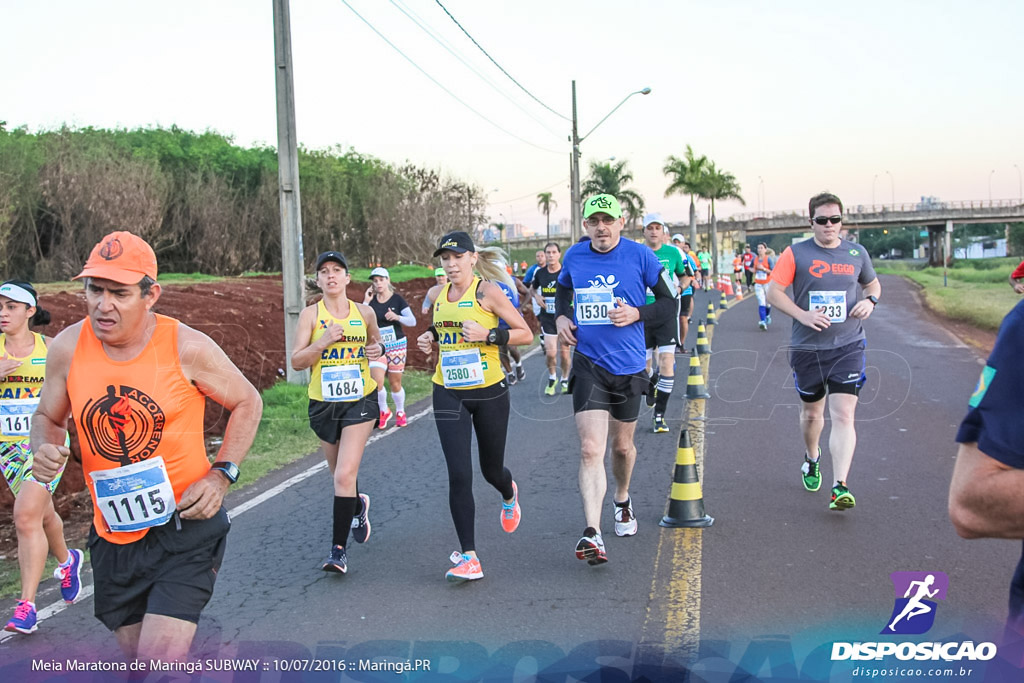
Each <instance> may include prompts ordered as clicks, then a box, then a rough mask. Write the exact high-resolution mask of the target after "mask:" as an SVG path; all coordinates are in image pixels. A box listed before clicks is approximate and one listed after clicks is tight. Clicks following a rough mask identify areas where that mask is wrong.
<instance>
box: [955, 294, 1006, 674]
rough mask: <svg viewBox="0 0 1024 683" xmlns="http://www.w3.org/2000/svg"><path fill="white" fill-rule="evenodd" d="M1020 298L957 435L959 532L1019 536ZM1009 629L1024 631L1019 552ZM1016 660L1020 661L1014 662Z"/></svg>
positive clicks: (978, 535) (974, 535)
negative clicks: (958, 445) (958, 446)
mask: <svg viewBox="0 0 1024 683" xmlns="http://www.w3.org/2000/svg"><path fill="white" fill-rule="evenodd" d="M1022 348H1024V301H1021V302H1019V303H1018V304H1017V305H1016V306H1015V307H1014V308H1013V310H1011V311H1010V312H1009V313H1008V314H1007V315H1006V317H1005V318H1004V319H1003V323H1002V325H1001V326H1000V327H999V336H998V337H997V338H996V344H995V348H993V349H992V355H990V356H989V357H988V361H987V362H986V364H985V367H984V368H983V369H982V371H981V378H980V379H979V380H978V388H977V389H976V390H975V391H974V394H973V395H972V396H971V399H970V401H968V406H969V408H968V411H967V417H965V418H964V421H963V422H962V423H961V424H960V430H959V431H958V432H957V435H956V440H957V442H958V443H959V444H960V449H959V451H958V453H957V456H956V465H955V466H954V468H953V481H952V483H951V484H950V487H949V517H950V519H951V520H952V521H953V526H955V527H956V531H957V533H958V534H960V535H961V536H963V537H964V538H1012V539H1024V420H1022V419H1021V417H1022V416H1024V396H1022V394H1021V390H1022V388H1024V363H1022V362H1021V360H1020V350H1021V349H1022ZM1007 627H1008V630H1009V631H1011V633H1012V636H1013V637H1014V638H1016V639H1019V638H1022V637H1024V555H1022V556H1021V559H1020V560H1019V561H1018V562H1017V570H1016V571H1015V572H1014V574H1013V580H1012V581H1011V583H1010V610H1009V617H1008V619H1007ZM1018 666H1019V664H1018Z"/></svg>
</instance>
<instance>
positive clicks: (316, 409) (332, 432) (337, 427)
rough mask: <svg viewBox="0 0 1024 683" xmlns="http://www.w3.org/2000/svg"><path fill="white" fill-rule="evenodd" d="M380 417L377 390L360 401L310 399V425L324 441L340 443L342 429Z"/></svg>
mask: <svg viewBox="0 0 1024 683" xmlns="http://www.w3.org/2000/svg"><path fill="white" fill-rule="evenodd" d="M379 417H380V406H378V405H377V392H375V391H371V392H370V393H368V394H367V395H366V396H363V397H362V398H361V399H359V400H358V401H351V402H349V401H317V400H314V399H312V398H311V399H309V426H310V428H312V430H313V432H314V433H315V434H316V435H317V438H319V439H320V440H321V441H323V442H324V443H338V439H340V438H341V430H342V429H344V428H345V427H348V426H350V425H357V424H362V423H364V422H369V421H370V420H376V419H378V418H379Z"/></svg>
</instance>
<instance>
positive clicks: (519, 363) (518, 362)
mask: <svg viewBox="0 0 1024 683" xmlns="http://www.w3.org/2000/svg"><path fill="white" fill-rule="evenodd" d="M513 365H515V366H516V367H517V368H521V367H523V361H521V360H520V361H516V362H515V363H513Z"/></svg>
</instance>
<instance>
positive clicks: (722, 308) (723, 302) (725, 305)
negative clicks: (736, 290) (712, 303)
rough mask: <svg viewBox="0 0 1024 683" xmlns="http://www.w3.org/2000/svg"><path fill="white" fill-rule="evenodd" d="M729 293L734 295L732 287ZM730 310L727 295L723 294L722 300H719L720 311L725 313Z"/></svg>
mask: <svg viewBox="0 0 1024 683" xmlns="http://www.w3.org/2000/svg"><path fill="white" fill-rule="evenodd" d="M729 293H730V294H732V288H731V287H730V288H729ZM728 308H729V304H728V303H727V301H726V298H725V294H722V298H720V299H719V300H718V310H720V311H725V310H728Z"/></svg>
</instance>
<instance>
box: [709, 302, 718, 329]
mask: <svg viewBox="0 0 1024 683" xmlns="http://www.w3.org/2000/svg"><path fill="white" fill-rule="evenodd" d="M717 324H718V318H717V317H716V316H715V304H714V303H713V302H711V301H709V302H708V325H717Z"/></svg>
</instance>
